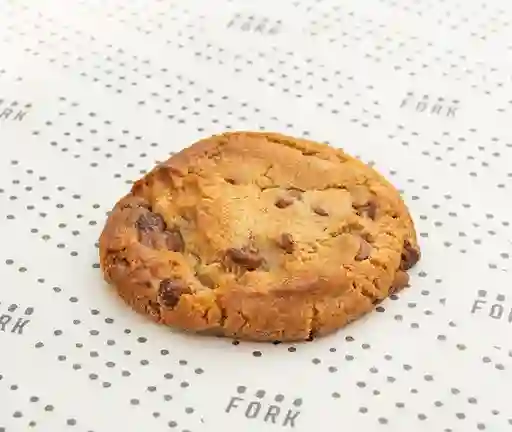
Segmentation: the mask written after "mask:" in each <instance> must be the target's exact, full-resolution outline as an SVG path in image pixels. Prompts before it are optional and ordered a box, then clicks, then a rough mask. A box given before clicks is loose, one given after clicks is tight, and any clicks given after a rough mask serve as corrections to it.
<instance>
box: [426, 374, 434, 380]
mask: <svg viewBox="0 0 512 432" xmlns="http://www.w3.org/2000/svg"><path fill="white" fill-rule="evenodd" d="M424 378H425V381H433V380H434V377H433V376H432V375H425V376H424Z"/></svg>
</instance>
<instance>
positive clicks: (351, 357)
mask: <svg viewBox="0 0 512 432" xmlns="http://www.w3.org/2000/svg"><path fill="white" fill-rule="evenodd" d="M345 360H346V361H352V360H354V356H353V355H350V354H347V355H346V356H345Z"/></svg>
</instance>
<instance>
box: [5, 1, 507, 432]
mask: <svg viewBox="0 0 512 432" xmlns="http://www.w3.org/2000/svg"><path fill="white" fill-rule="evenodd" d="M49 3H52V2H49ZM49 3H48V5H46V4H41V5H39V4H38V5H32V4H29V3H28V2H4V3H2V4H1V5H0V14H1V16H2V17H3V18H4V21H5V25H3V26H2V28H1V29H0V45H1V46H2V47H4V51H3V52H6V53H8V54H6V56H5V58H6V61H5V62H4V63H3V64H2V66H1V67H0V137H1V138H3V140H2V142H6V143H10V145H6V146H4V147H3V152H4V154H3V158H2V161H1V162H0V165H1V169H0V234H1V236H2V237H1V238H2V239H3V241H4V243H3V244H4V245H6V246H7V247H4V248H1V251H0V275H1V276H2V280H3V281H4V285H3V286H4V287H8V288H5V289H0V344H2V346H8V347H10V343H11V341H12V344H13V345H12V351H13V353H14V354H15V355H13V356H10V357H9V359H10V358H11V357H12V358H14V359H16V358H30V359H31V361H30V362H17V361H11V360H8V363H7V368H6V370H5V372H4V371H3V370H2V373H5V376H3V375H2V376H0V400H12V401H14V402H13V407H12V409H11V407H9V412H7V413H6V416H5V420H4V418H2V419H0V432H1V431H4V432H5V431H8V432H11V431H13V430H30V429H35V430H39V429H41V430H44V428H45V427H46V426H45V425H46V424H49V423H45V422H53V423H51V424H52V425H53V429H57V430H60V429H64V428H65V429H66V430H68V429H69V430H80V431H87V432H94V431H99V430H103V429H105V428H106V426H105V425H103V424H101V422H100V420H90V419H95V418H100V417H101V416H97V415H95V413H96V412H100V411H101V410H102V409H104V407H102V406H101V401H102V400H108V401H109V404H112V406H113V407H115V409H116V410H118V411H119V412H123V413H124V415H123V421H126V423H127V424H129V425H130V427H139V428H140V427H150V428H152V429H155V430H157V429H158V430H160V429H162V430H164V429H165V430H175V431H179V432H187V431H188V432H193V431H199V430H206V429H207V430H214V429H216V427H217V425H218V424H222V425H227V427H228V428H229V427H231V425H232V424H235V423H236V422H239V423H236V424H237V426H236V428H239V429H244V428H245V427H246V425H249V424H250V423H248V422H251V423H252V426H254V425H257V427H258V428H259V429H258V430H262V431H263V430H267V429H268V428H269V427H274V424H273V423H276V424H277V423H279V424H280V425H282V426H283V427H285V426H290V425H291V424H293V425H294V426H296V429H297V430H310V429H312V428H314V427H318V424H317V422H314V423H312V424H308V421H310V419H312V418H318V415H317V414H315V413H318V412H322V413H323V414H322V419H323V418H324V417H325V421H326V422H328V421H332V422H337V423H339V422H340V413H343V421H344V422H347V423H350V424H352V425H354V427H356V428H357V427H359V426H360V427H359V428H360V429H363V428H364V429H365V430H375V431H379V430H393V428H394V427H395V426H396V425H398V424H400V426H401V427H403V428H407V429H410V430H415V429H418V428H422V429H425V430H440V431H445V432H449V431H456V430H462V429H463V430H489V431H491V430H492V431H494V430H499V431H501V430H508V429H510V428H512V412H510V408H509V406H508V405H507V403H506V401H507V400H508V399H507V397H506V395H507V394H508V387H507V386H506V383H507V377H506V376H507V374H508V373H509V371H510V369H511V368H512V360H511V359H512V351H511V350H510V347H509V346H508V344H507V342H506V341H507V339H506V336H505V335H507V334H508V332H509V330H510V321H511V318H510V317H511V316H512V313H511V310H512V297H511V296H510V295H508V291H507V289H506V287H507V286H509V285H510V274H511V273H512V264H511V263H512V262H511V258H510V257H511V256H512V243H511V242H510V241H509V239H510V238H511V236H512V229H511V216H510V211H509V205H508V202H509V196H510V188H511V187H512V183H511V182H512V170H511V168H510V164H509V163H508V162H507V161H508V160H510V157H511V151H512V136H511V135H510V133H509V132H508V129H509V128H508V125H509V122H510V121H509V118H510V113H511V112H512V111H511V110H512V101H511V100H510V99H511V98H510V90H511V88H510V86H511V85H512V84H511V82H510V79H509V75H510V73H509V67H508V64H507V63H506V59H507V58H508V57H507V56H508V54H510V52H511V51H512V44H511V43H510V42H509V41H510V40H512V39H511V37H510V36H511V33H510V32H511V28H512V27H511V23H512V21H511V19H510V17H511V16H512V14H511V12H512V9H511V7H510V6H509V5H507V4H506V2H505V3H504V2H496V1H491V2H483V1H475V2H466V3H467V4H466V3H464V2H463V3H461V2H457V1H455V0H441V1H433V0H414V1H410V2H406V1H401V0H381V1H379V2H372V5H371V7H368V5H364V3H363V2H361V4H359V3H358V2H351V3H350V2H341V1H335V0H304V1H300V2H299V1H295V0H286V1H283V2H281V3H280V4H279V6H276V7H275V10H272V11H271V10H269V9H268V8H267V7H266V6H265V5H264V3H265V2H261V3H258V4H256V3H254V4H249V3H247V2H245V3H244V2H237V1H235V0H224V1H223V2H220V3H219V5H218V8H217V9H216V11H210V10H207V9H205V8H204V5H202V4H201V2H197V1H195V0H194V1H191V2H187V3H180V2H156V3H155V4H153V5H152V6H151V7H149V8H148V7H147V5H146V4H145V3H144V2H140V1H128V2H120V1H118V0H107V1H104V2H97V1H96V2H89V1H78V2H74V3H73V4H66V5H65V7H63V8H60V9H59V8H55V9H50V8H49ZM498 3H499V4H498ZM397 16H398V17H400V20H399V22H400V23H399V25H397V24H396V22H397V20H396V17H397ZM290 17H293V19H291V18H290ZM100 28H108V29H110V31H109V32H108V33H107V32H103V31H99V30H98V29H100ZM441 35H442V37H441ZM333 52H335V53H336V55H335V56H333V55H332V53H333ZM10 53H12V54H14V56H13V57H12V59H13V60H12V61H11V60H10V57H9V56H10V55H11V54H10ZM476 53H478V54H476ZM496 53H501V54H500V55H496ZM21 65H23V67H21ZM23 68H25V70H23ZM33 71H38V74H37V77H38V79H35V78H34V73H33ZM39 78H40V79H39ZM42 83H44V84H42ZM239 129H253V130H268V129H271V130H278V131H282V132H285V133H290V134H294V135H299V136H303V137H310V138H312V139H315V140H319V141H324V142H327V143H331V144H332V145H336V146H343V147H344V148H345V149H346V150H347V151H348V152H350V153H352V154H354V155H356V156H357V157H358V158H359V159H361V160H362V161H364V162H366V163H368V164H369V165H372V166H374V167H375V168H376V169H377V170H379V171H380V172H381V173H382V174H383V175H385V176H386V177H387V178H388V179H389V180H390V181H391V182H392V183H393V184H395V185H396V186H397V187H398V188H399V189H400V191H401V193H402V195H403V197H404V199H405V201H406V202H407V204H408V205H409V207H410V208H411V211H412V213H413V215H414V219H415V223H416V226H417V230H418V236H419V240H420V242H421V244H422V248H423V251H424V257H423V260H422V261H421V263H420V265H419V267H418V268H416V269H414V270H413V272H412V277H411V287H410V288H408V289H406V290H404V291H402V292H399V293H395V294H393V295H392V296H390V298H389V299H388V300H386V301H384V302H382V303H381V304H379V305H378V306H377V307H376V310H375V313H373V314H370V315H369V316H368V317H367V318H365V320H362V321H361V322H359V323H355V324H354V325H351V326H350V327H348V328H346V329H344V330H342V331H340V332H338V333H336V334H335V335H331V336H329V337H326V338H324V339H321V340H316V341H312V342H308V343H304V344H300V343H297V344H282V343H277V342H276V343H275V344H268V345H267V344H263V345H262V344H252V343H248V342H245V341H237V340H235V341H230V340H222V339H216V338H206V339H204V338H197V339H196V338H194V337H188V336H184V335H181V334H177V333H175V332H168V331H166V330H164V329H161V328H160V327H158V326H154V325H151V324H149V323H147V322H146V321H144V320H143V318H141V317H138V316H135V315H134V314H132V313H131V312H130V311H128V310H127V308H126V307H125V306H124V305H122V304H121V303H120V302H115V301H113V299H114V300H115V295H114V294H113V293H112V292H111V291H109V290H107V289H106V287H104V284H103V282H102V280H101V275H100V271H99V267H100V266H99V262H98V257H97V250H98V240H97V239H98V235H99V233H100V231H101V228H102V226H103V223H104V220H105V217H106V215H107V214H108V212H109V210H110V209H111V206H112V204H113V202H114V201H115V199H116V198H117V197H119V196H121V195H122V194H124V193H126V191H127V190H128V188H129V187H130V185H131V184H132V183H133V181H134V180H135V179H137V178H139V177H140V176H141V175H143V174H144V173H146V172H147V171H148V170H149V169H151V168H152V166H153V165H154V164H155V163H156V162H157V161H162V160H165V159H166V158H167V157H168V156H169V155H170V154H172V153H175V152H177V151H179V150H180V149H181V148H183V146H185V145H186V144H187V143H190V142H192V141H193V140H195V139H197V138H199V137H203V136H205V135H208V134H211V133H217V132H221V131H224V130H239ZM98 185H99V186H98ZM27 251H29V252H27ZM42 258H44V259H42ZM11 288H12V289H11ZM481 335H485V336H481ZM17 350H19V352H18V351H17ZM25 363H26V364H25ZM32 365H37V366H38V368H39V369H42V370H45V371H47V373H45V374H39V375H38V376H35V374H34V373H33V372H34V371H33V370H32V369H33V367H32ZM235 372H236V373H235ZM56 376H58V377H62V379H60V378H59V380H55V379H52V377H56ZM64 383H65V384H66V385H67V384H69V386H72V388H76V389H83V391H77V393H78V395H77V396H76V399H74V400H76V401H77V402H76V403H72V402H69V401H65V400H63V399H62V394H63V392H64V393H66V392H67V391H65V387H66V386H64ZM91 394H94V395H98V396H97V397H91V396H90V395H91ZM206 395H208V397H207V396H206ZM212 395H213V396H212ZM497 395H499V397H497ZM78 401H79V402H80V403H78ZM68 402H69V403H68ZM278 412H279V413H280V414H277V413H278ZM296 413H299V414H296ZM294 416H295V417H294ZM137 421H139V422H140V424H136V422H137ZM247 427H248V426H247ZM276 427H277V425H276ZM232 428H235V426H233V427H232ZM511 430H512V429H511Z"/></svg>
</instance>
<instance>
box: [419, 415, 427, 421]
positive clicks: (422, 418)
mask: <svg viewBox="0 0 512 432" xmlns="http://www.w3.org/2000/svg"><path fill="white" fill-rule="evenodd" d="M418 419H420V420H426V419H427V416H426V415H425V414H418Z"/></svg>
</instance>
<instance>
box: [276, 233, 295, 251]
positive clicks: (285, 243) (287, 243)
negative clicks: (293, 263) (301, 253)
mask: <svg viewBox="0 0 512 432" xmlns="http://www.w3.org/2000/svg"><path fill="white" fill-rule="evenodd" d="M277 244H278V245H279V247H280V248H282V249H283V250H284V251H285V252H286V253H289V254H291V253H293V250H294V249H295V242H294V241H293V237H292V235H291V234H290V233H283V234H281V236H280V237H279V239H278V240H277Z"/></svg>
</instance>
